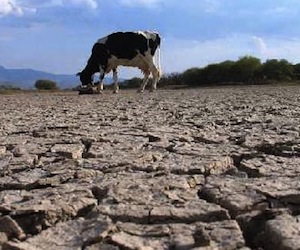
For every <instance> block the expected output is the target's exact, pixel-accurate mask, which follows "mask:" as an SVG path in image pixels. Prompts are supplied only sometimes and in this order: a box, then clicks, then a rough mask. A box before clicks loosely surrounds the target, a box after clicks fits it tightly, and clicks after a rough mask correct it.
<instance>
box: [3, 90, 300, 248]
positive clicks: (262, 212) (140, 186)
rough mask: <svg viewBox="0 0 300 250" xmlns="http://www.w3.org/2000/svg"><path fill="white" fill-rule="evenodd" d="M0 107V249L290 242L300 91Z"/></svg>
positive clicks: (22, 100) (296, 226)
mask: <svg viewBox="0 0 300 250" xmlns="http://www.w3.org/2000/svg"><path fill="white" fill-rule="evenodd" d="M0 107H1V110H0V249H1V248H2V249H14V250H17V249H22V250H32V249H45V250H46V249H47V250H48V249H55V250H61V249H86V250H93V249H105V250H110V249H141V250H142V249H143V250H149V249H155V250H156V249H207V250H208V249H299V247H300V222H299V221H300V216H299V214H300V175H299V174H300V135H299V133H300V86H299V87H257V86H256V87H254V86H252V87H224V88H201V89H190V90H158V91H157V92H154V93H149V92H146V93H144V94H139V93H136V92H134V91H120V93H119V94H117V95H115V94H112V93H111V92H108V91H106V92H104V94H102V95H81V96H79V95H78V94H77V93H75V92H74V93H50V94H43V93H27V94H16V95H1V96H0Z"/></svg>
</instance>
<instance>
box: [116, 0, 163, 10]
mask: <svg viewBox="0 0 300 250" xmlns="http://www.w3.org/2000/svg"><path fill="white" fill-rule="evenodd" d="M119 2H120V4H122V5H126V6H130V7H137V6H143V7H150V8H152V7H157V6H158V5H159V3H161V2H163V0H119Z"/></svg>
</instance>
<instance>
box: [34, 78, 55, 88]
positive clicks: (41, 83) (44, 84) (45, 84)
mask: <svg viewBox="0 0 300 250" xmlns="http://www.w3.org/2000/svg"><path fill="white" fill-rule="evenodd" d="M34 87H35V88H36V89H38V90H57V89H58V87H57V84H56V82H54V81H51V80H44V79H40V80H37V81H36V82H35V84H34Z"/></svg>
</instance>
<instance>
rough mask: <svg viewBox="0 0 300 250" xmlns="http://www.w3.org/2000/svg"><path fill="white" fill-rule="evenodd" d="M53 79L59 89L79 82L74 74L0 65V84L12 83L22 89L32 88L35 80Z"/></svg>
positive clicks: (73, 85)
mask: <svg viewBox="0 0 300 250" xmlns="http://www.w3.org/2000/svg"><path fill="white" fill-rule="evenodd" d="M39 79H47V80H52V81H55V82H56V83H57V84H58V86H59V87H60V88H61V89H65V88H72V87H76V86H78V85H79V84H80V81H79V78H78V77H76V75H75V74H74V75H63V74H62V75H59V74H52V73H47V72H43V71H37V70H33V69H6V68H4V67H3V66H1V65H0V85H7V84H9V85H12V86H15V87H20V88H22V89H31V88H34V84H35V82H36V80H39Z"/></svg>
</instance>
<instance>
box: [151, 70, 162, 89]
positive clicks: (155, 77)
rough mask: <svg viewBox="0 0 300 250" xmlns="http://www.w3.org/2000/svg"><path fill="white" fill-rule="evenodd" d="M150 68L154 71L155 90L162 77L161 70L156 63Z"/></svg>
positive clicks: (153, 86)
mask: <svg viewBox="0 0 300 250" xmlns="http://www.w3.org/2000/svg"><path fill="white" fill-rule="evenodd" d="M150 70H151V73H152V76H153V82H152V88H151V91H154V90H156V85H157V83H158V81H159V79H160V71H159V69H158V68H157V67H156V66H155V65H152V67H151V68H150Z"/></svg>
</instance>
